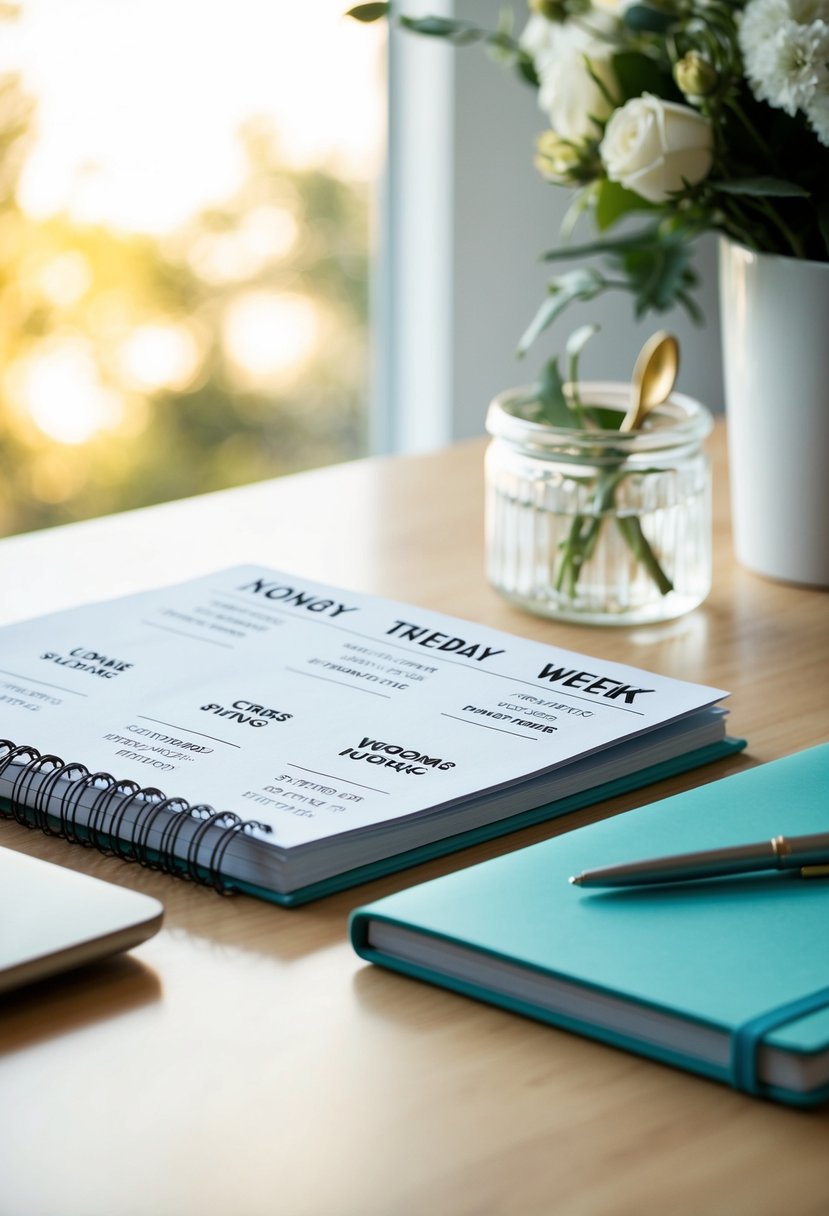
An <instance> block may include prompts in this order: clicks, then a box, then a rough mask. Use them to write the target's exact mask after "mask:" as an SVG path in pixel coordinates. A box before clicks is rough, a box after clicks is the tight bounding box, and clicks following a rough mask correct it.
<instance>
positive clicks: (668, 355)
mask: <svg viewBox="0 0 829 1216" xmlns="http://www.w3.org/2000/svg"><path fill="white" fill-rule="evenodd" d="M678 370H679V343H678V342H677V340H676V338H675V337H674V336H673V334H669V333H666V332H665V330H664V329H660V330H658V331H657V332H656V333H655V334H654V335H653V336H652V337H650V338H648V340H647V342H646V343H645V345H644V346H643V347H642V349H641V350H640V352H639V354H638V355H637V357H636V363H635V364H634V367H633V376H632V378H631V389H632V394H631V402H630V406H629V407H628V411H627V413H626V414H625V416H624V418H623V419H622V424H621V426H620V427H619V430H620V431H635V430H636V429H637V428H638V427H640V426H641V425H642V421H643V419H644V417H645V415H646V414H647V413H649V412H650V411H651V410H652V409H653V408H654V406H656V405H661V404H662V402H663V401H664V400H665V399H666V398H667V397H668V396H669V395H670V392H671V389H672V388H673V387H674V383H675V381H676V375H677V372H678Z"/></svg>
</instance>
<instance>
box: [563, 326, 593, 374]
mask: <svg viewBox="0 0 829 1216" xmlns="http://www.w3.org/2000/svg"><path fill="white" fill-rule="evenodd" d="M598 332H599V326H598V325H580V326H579V328H578V329H575V330H573V332H572V333H571V334H570V337H569V338H568V339H567V358H568V361H569V364H570V366H571V368H573V370H572V372H571V373H570V379H571V380H573V379H575V376H576V370H577V369H576V367H575V366H574V365H575V364H578V361H579V357H580V355H581V352H582V351H583V350H584V348H585V346H586V345H587V343H588V342H589V341H590V339H591V338H592V337H593V335H594V334H597V333H598Z"/></svg>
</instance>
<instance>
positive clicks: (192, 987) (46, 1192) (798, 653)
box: [0, 425, 829, 1216]
mask: <svg viewBox="0 0 829 1216" xmlns="http://www.w3.org/2000/svg"><path fill="white" fill-rule="evenodd" d="M712 450H713V454H714V456H715V491H716V493H715V498H716V522H715V550H716V555H715V573H714V590H713V592H712V593H711V596H710V598H709V599H708V600H707V602H706V603H705V604H704V605H703V606H702V607H701V608H699V609H697V610H696V611H695V612H693V613H692V614H690V615H689V616H687V617H685V618H682V619H680V620H677V621H674V622H670V623H667V624H664V625H661V626H648V627H640V628H638V629H610V628H608V629H596V628H586V627H577V626H565V625H559V624H555V623H553V622H548V621H544V620H541V619H537V618H534V617H531V616H528V615H525V614H523V613H521V612H519V611H518V610H517V609H514V608H512V607H510V606H509V605H508V604H506V603H505V602H503V601H502V600H501V599H500V598H499V597H498V596H497V595H496V594H495V592H494V591H492V590H491V589H490V588H489V587H488V586H487V584H486V581H485V578H484V575H483V570H482V543H483V542H482V475H481V458H482V444H481V443H480V442H478V441H473V442H471V443H467V444H462V445H459V446H458V447H455V448H453V449H449V450H446V451H444V452H440V453H437V454H434V455H427V456H419V457H411V458H404V459H391V460H369V461H363V462H357V463H355V464H351V465H344V466H339V467H336V468H332V469H328V470H321V471H318V472H313V473H307V474H303V475H300V476H297V477H292V478H285V479H282V480H279V481H275V482H271V483H267V484H263V485H258V486H254V487H248V488H245V489H240V490H235V491H227V492H225V493H222V494H216V495H210V496H208V497H206V498H202V499H193V500H189V501H186V502H182V503H177V504H171V505H167V506H163V507H156V508H151V509H148V510H145V511H140V512H134V513H130V514H128V515H123V516H120V517H111V518H107V519H102V520H97V521H92V522H90V523H86V524H80V525H74V526H72V527H68V528H60V529H54V530H51V531H49V532H44V533H39V534H35V535H32V536H28V537H18V538H12V539H9V540H7V541H4V542H2V544H0V622H5V621H10V620H13V619H16V618H19V617H23V616H32V615H37V614H39V613H41V612H45V611H47V610H49V609H50V608H58V607H63V606H68V605H69V604H72V603H76V602H80V601H81V600H84V599H95V598H99V597H105V596H109V595H112V594H117V593H120V592H126V591H130V590H134V589H138V588H140V587H145V586H151V585H153V584H155V583H161V582H164V581H175V580H176V579H178V578H183V577H189V576H190V575H195V574H198V573H204V572H206V571H208V570H210V569H215V568H218V567H220V566H222V565H228V564H234V563H236V562H239V561H248V560H250V561H255V562H262V563H264V564H267V565H272V566H276V567H278V568H282V569H285V570H288V571H292V572H295V573H297V574H303V575H306V576H308V577H315V578H319V579H321V580H323V581H328V582H333V583H336V584H339V585H341V586H344V587H351V588H355V589H359V590H362V591H369V592H376V593H379V594H383V595H388V596H391V597H394V598H398V599H402V600H406V601H408V602H411V603H415V604H421V605H425V606H427V607H430V608H434V609H438V610H441V611H444V612H450V613H453V614H455V615H458V616H462V617H467V618H470V619H474V620H476V621H481V622H485V623H486V624H487V625H491V626H495V627H498V628H502V629H505V630H507V631H509V632H512V633H517V634H523V635H526V636H529V637H533V638H536V639H538V640H540V641H549V642H551V643H555V645H557V646H562V647H566V648H569V649H573V650H579V651H583V652H587V653H588V654H591V655H594V656H601V657H606V658H610V659H616V660H620V661H623V662H629V663H633V664H635V665H637V666H642V667H646V668H653V669H654V670H658V671H661V672H663V673H664V674H667V675H671V676H677V677H682V678H687V679H690V680H696V681H700V682H703V683H708V684H714V685H718V686H720V687H723V688H727V689H730V690H732V692H733V696H732V698H731V701H730V706H731V712H732V719H731V730H732V733H734V734H741V735H744V736H747V738H748V740H749V748H748V751H747V752H746V753H744V754H743V755H742V756H740V757H735V758H733V759H730V760H727V761H723V762H720V763H718V764H716V765H713V766H711V767H710V768H708V769H706V770H703V771H699V772H696V773H692V774H688V775H686V776H684V777H681V778H675V779H673V780H671V781H665V782H662V783H661V784H660V785H658V786H654V787H651V788H650V789H648V790H646V791H644V792H643V793H639V794H638V795H628V796H626V797H621V798H617V799H614V800H613V801H612V802H608V803H604V804H602V805H600V806H597V807H593V808H591V809H590V810H586V811H582V812H578V813H576V814H574V815H571V816H569V817H567V818H566V819H565V820H564V821H562V820H559V821H556V822H553V823H549V824H544V825H543V826H540V827H536V828H532V829H528V830H525V831H522V832H519V833H516V834H514V835H513V836H509V837H506V838H504V839H502V840H499V841H496V842H491V843H489V844H486V845H481V846H478V847H476V848H472V849H469V850H467V851H466V852H464V853H463V854H458V855H455V856H453V857H451V858H444V859H442V860H440V861H437V862H433V863H430V864H428V865H423V866H420V867H418V868H417V869H414V870H410V871H408V872H404V873H402V874H397V875H394V876H391V877H388V878H385V879H383V880H380V881H376V882H373V883H370V884H367V885H365V886H363V887H360V888H357V889H355V890H352V891H348V892H345V893H343V894H340V895H337V896H333V897H331V898H328V899H325V900H322V901H320V902H318V903H315V904H310V905H307V906H306V907H303V908H299V909H295V910H285V909H280V908H277V907H275V906H271V905H268V904H265V903H260V902H257V901H256V900H253V899H248V898H245V897H234V898H229V899H222V898H220V897H219V896H217V895H215V894H213V893H212V892H210V891H208V890H205V889H201V888H193V887H192V886H189V885H187V884H185V883H183V882H179V881H176V880H174V879H171V878H168V877H166V876H164V875H159V874H155V873H151V872H148V871H146V870H143V869H141V868H140V867H138V866H134V865H129V864H127V863H124V862H119V861H115V860H112V859H108V858H104V857H101V856H99V855H98V854H94V853H89V852H87V851H86V850H83V849H80V848H78V846H75V845H69V844H66V843H64V842H62V841H60V840H55V839H50V838H47V837H45V836H42V835H41V834H40V833H37V832H28V831H26V830H25V829H24V828H21V827H19V826H18V825H16V824H14V823H10V822H3V823H1V824H0V844H3V845H6V846H10V847H12V848H16V849H19V850H20V851H22V852H26V853H30V854H33V855H36V856H39V857H44V858H47V859H49V860H52V861H58V862H60V863H61V864H62V865H66V866H68V867H70V868H72V869H76V870H82V871H86V872H88V873H91V874H96V875H98V876H100V877H102V878H107V879H109V880H111V881H113V882H116V883H121V884H122V885H124V886H127V887H132V888H135V889H138V890H142V891H146V892H148V893H150V894H152V895H154V896H156V897H157V898H159V899H160V900H162V901H163V903H164V904H165V906H166V918H165V925H164V928H163V930H162V932H161V933H160V934H159V935H158V936H157V937H156V938H154V939H152V940H151V941H149V942H147V943H145V944H144V945H143V946H141V947H139V948H138V949H136V950H135V951H134V952H133V953H132V954H131V955H128V956H124V957H123V958H121V959H119V960H116V961H114V962H112V963H109V964H106V965H99V966H98V967H95V968H89V969H87V970H85V971H83V972H79V973H76V974H75V975H71V976H66V977H62V978H59V979H55V980H52V981H48V982H46V983H43V984H41V985H39V986H34V987H32V988H29V989H27V990H21V991H19V992H17V993H15V994H12V995H10V996H8V997H6V998H5V999H4V1000H2V1002H0V1213H2V1216H30V1214H31V1216H51V1214H54V1216H98V1214H101V1216H127V1214H132V1213H136V1214H139V1213H140V1214H144V1213H147V1214H150V1216H165V1214H167V1213H169V1214H171V1216H172V1214H175V1216H182V1214H189V1213H193V1214H196V1213H198V1214H199V1216H212V1214H214V1213H221V1214H225V1213H227V1214H229V1216H237V1214H238V1216H258V1214H260V1213H262V1214H265V1213H267V1214H269V1216H270V1214H273V1213H280V1214H282V1216H328V1214H332V1216H341V1214H342V1216H352V1214H354V1216H357V1214H359V1216H375V1214H376V1216H409V1214H411V1216H425V1214H427V1213H428V1214H429V1216H436V1214H437V1216H439V1214H442V1213H452V1214H460V1213H464V1214H469V1216H473V1214H474V1216H485V1214H490V1213H504V1214H509V1216H524V1214H529V1213H539V1214H541V1213H544V1214H548V1213H564V1214H566V1216H570V1214H571V1213H572V1214H582V1213H585V1214H586V1213H591V1214H592V1213H612V1214H614V1216H616V1214H622V1213H625V1214H627V1213H630V1214H631V1216H633V1214H637V1216H639V1214H641V1213H656V1212H659V1213H663V1212H671V1213H673V1214H676V1213H694V1214H698V1213H706V1214H707V1216H710V1214H712V1213H723V1214H728V1216H735V1214H738V1213H743V1212H745V1213H751V1216H762V1214H765V1213H768V1214H775V1216H776V1214H778V1213H782V1212H788V1211H796V1212H797V1213H799V1214H802V1213H825V1212H827V1211H829V1112H827V1111H818V1112H812V1113H802V1112H798V1111H794V1110H790V1109H786V1108H783V1107H777V1106H774V1105H772V1104H770V1103H765V1102H762V1101H758V1100H755V1099H750V1098H748V1097H744V1096H742V1095H740V1094H738V1093H736V1092H733V1091H731V1090H729V1089H728V1088H726V1087H724V1086H720V1085H718V1084H716V1083H714V1082H710V1081H706V1080H703V1079H700V1078H698V1077H695V1076H691V1075H687V1074H684V1073H681V1072H678V1071H674V1070H672V1069H671V1068H669V1067H666V1066H663V1065H660V1064H656V1063H652V1062H648V1061H645V1060H642V1059H638V1058H636V1057H634V1056H631V1055H627V1054H626V1053H624V1052H621V1051H617V1050H614V1049H612V1048H609V1047H604V1046H601V1045H598V1044H595V1043H591V1042H589V1041H587V1040H586V1039H581V1038H579V1037H576V1036H573V1035H569V1034H566V1033H564V1032H559V1031H556V1030H553V1029H550V1028H549V1027H545V1026H542V1025H539V1024H536V1023H534V1022H531V1021H527V1020H524V1019H522V1018H520V1017H517V1016H514V1015H512V1014H509V1013H506V1012H501V1011H499V1010H496V1009H494V1008H489V1007H487V1006H485V1005H483V1004H480V1003H477V1002H475V1001H472V1000H467V999H465V998H461V997H458V996H454V995H452V994H450V993H448V992H444V991H441V990H439V989H436V988H431V987H429V986H427V985H425V984H420V983H417V982H415V981H413V980H407V979H403V978H401V977H396V976H394V975H392V974H390V973H385V972H383V971H381V970H379V969H373V968H371V967H370V966H367V965H365V964H364V963H362V962H361V961H360V960H359V959H358V958H357V957H356V955H354V953H353V952H352V950H351V948H350V946H349V945H348V943H347V940H346V921H347V917H348V913H349V910H350V909H351V908H352V907H353V906H355V905H356V904H358V903H362V902H365V901H367V900H369V899H374V898H377V897H379V896H381V895H384V894H387V893H389V892H392V891H395V890H398V889H400V888H402V887H404V886H406V885H409V884H411V883H413V882H415V881H421V880H424V879H426V878H430V877H433V876H435V875H437V874H441V873H448V872H450V871H452V870H455V869H457V868H459V867H461V866H464V865H467V864H469V863H471V862H477V861H481V860H483V859H485V858H486V857H489V856H492V855H495V854H497V853H501V852H503V851H505V850H508V849H513V848H519V847H521V846H524V845H528V844H531V843H534V842H535V841H538V840H541V839H544V838H546V837H547V836H551V835H554V834H556V833H558V832H562V831H566V830H568V829H570V828H572V827H575V826H578V825H580V824H583V823H586V822H589V821H590V820H592V819H596V818H599V817H603V816H605V815H608V814H610V813H614V812H618V811H623V810H625V809H627V808H628V807H630V806H633V805H636V804H637V802H644V801H651V800H653V799H655V798H657V797H663V796H665V795H666V794H668V793H672V792H673V791H674V790H677V789H682V788H686V787H688V786H690V785H692V784H694V783H697V782H701V781H709V780H713V779H714V778H716V777H720V776H723V775H725V774H726V773H728V772H732V771H737V770H739V769H741V768H743V767H745V766H747V765H751V764H755V763H757V762H760V761H765V760H771V759H773V758H774V757H777V756H782V755H784V754H786V753H788V752H792V751H797V750H800V749H801V748H804V747H807V746H809V745H811V744H813V743H817V742H821V741H823V740H825V739H827V738H829V695H827V674H829V672H828V671H827V667H828V666H829V664H828V663H827V660H829V617H828V616H827V608H828V607H829V599H827V595H826V593H825V592H821V591H815V590H805V589H802V588H794V587H789V586H782V585H778V584H775V583H772V582H769V581H766V580H763V579H761V578H759V577H757V576H755V575H752V574H751V573H749V572H748V571H746V570H743V569H740V568H738V567H736V566H735V564H734V561H733V558H732V555H731V549H730V537H729V530H728V519H727V510H726V503H725V488H726V487H725V477H726V474H725V467H724V435H723V431H722V426H721V425H720V427H719V428H718V430H717V431H716V433H715V435H714V437H713V440H712ZM812 523H813V526H819V527H826V526H827V521H825V520H821V521H812ZM806 524H807V521H804V526H806ZM0 733H1V732H0Z"/></svg>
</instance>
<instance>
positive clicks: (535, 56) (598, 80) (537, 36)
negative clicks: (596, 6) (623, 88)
mask: <svg viewBox="0 0 829 1216" xmlns="http://www.w3.org/2000/svg"><path fill="white" fill-rule="evenodd" d="M617 29H618V22H617V19H616V18H615V17H614V16H613V15H612V14H611V13H609V12H605V11H598V10H592V11H590V12H589V13H587V14H585V16H584V18H583V19H582V21H581V22H579V23H578V24H576V23H575V22H574V21H565V22H553V21H548V20H547V19H546V18H545V17H542V16H540V15H539V14H534V15H533V16H532V17H531V18H530V20H529V21H528V22H527V26H526V28H525V30H524V33H523V35H522V37H521V43H522V46H523V47H524V49H525V50H526V51H527V52H528V53H529V55H530V56H531V57H532V60H533V63H534V65H535V70H536V72H537V73H538V78H539V83H540V87H539V92H538V104H539V105H540V106H541V109H542V110H543V111H544V113H545V114H546V115H547V117H548V118H549V120H550V126H551V127H552V128H553V130H554V131H555V132H556V134H557V135H559V136H560V137H561V138H562V139H567V140H571V141H573V142H574V143H578V142H581V141H583V140H585V139H596V138H598V136H599V135H600V133H601V127H602V124H603V123H604V121H605V119H606V118H607V117H608V116H609V115H610V114H611V113H612V111H613V98H614V96H618V85H617V82H616V76H615V73H614V71H613V65H612V56H613V53H614V51H615V49H616V48H615V44H614V42H613V36H614V34H615V33H616V31H617Z"/></svg>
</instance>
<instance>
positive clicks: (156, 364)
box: [117, 321, 202, 393]
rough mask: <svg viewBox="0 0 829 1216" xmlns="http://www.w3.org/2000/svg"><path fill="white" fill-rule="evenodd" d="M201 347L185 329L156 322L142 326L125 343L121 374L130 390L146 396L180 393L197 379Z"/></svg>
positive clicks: (120, 366)
mask: <svg viewBox="0 0 829 1216" xmlns="http://www.w3.org/2000/svg"><path fill="white" fill-rule="evenodd" d="M201 361H202V350H201V344H200V343H199V341H198V340H197V338H196V335H195V334H194V333H193V332H192V331H191V330H189V329H187V328H186V327H185V326H184V325H176V324H174V323H172V322H166V321H156V322H154V323H152V324H148V325H142V326H140V327H139V328H138V329H136V330H135V331H134V332H133V333H131V334H130V336H129V337H128V338H127V339H126V341H125V342H123V343H122V345H121V348H120V350H119V351H118V360H117V362H118V370H119V371H120V373H121V375H122V376H123V378H124V381H125V382H126V383H127V385H128V386H129V387H130V388H134V389H138V390H140V391H143V392H150V393H152V392H157V391H158V390H159V389H170V390H173V391H176V390H177V391H179V392H180V391H181V390H183V389H186V388H189V387H190V385H191V384H192V383H193V381H194V380H195V378H196V375H197V373H198V371H199V368H200V365H201Z"/></svg>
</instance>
